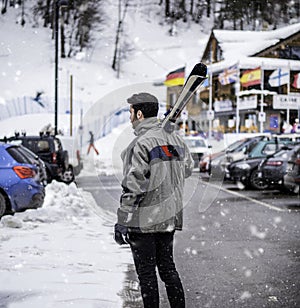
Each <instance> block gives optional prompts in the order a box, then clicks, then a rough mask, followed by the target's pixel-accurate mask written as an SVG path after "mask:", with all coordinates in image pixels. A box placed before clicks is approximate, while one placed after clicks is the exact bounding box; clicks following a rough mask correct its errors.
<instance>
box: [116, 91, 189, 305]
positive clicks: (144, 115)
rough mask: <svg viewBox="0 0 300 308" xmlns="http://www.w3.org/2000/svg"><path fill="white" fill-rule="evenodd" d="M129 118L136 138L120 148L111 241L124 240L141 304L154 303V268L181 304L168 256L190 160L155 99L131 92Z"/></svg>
mask: <svg viewBox="0 0 300 308" xmlns="http://www.w3.org/2000/svg"><path fill="white" fill-rule="evenodd" d="M127 102H128V103H129V104H130V121H131V123H132V127H133V128H134V133H135V135H136V138H135V139H134V140H133V141H132V142H131V143H130V144H129V146H128V147H127V149H126V150H125V151H123V152H122V154H121V157H122V160H123V176H124V178H123V180H122V188H123V193H122V195H121V198H120V208H119V209H118V212H117V215H118V222H117V223H116V225H115V233H114V238H115V241H116V242H117V243H118V244H120V245H122V244H126V243H129V244H130V247H131V251H132V255H133V260H134V264H135V268H136V271H137V274H138V278H139V281H140V287H141V294H142V298H143V303H144V307H145V308H150V307H151V308H156V307H159V291H158V282H157V277H156V267H157V269H158V272H159V275H160V277H161V279H162V281H163V282H164V283H165V287H166V291H167V295H168V299H169V302H170V306H171V307H172V308H174V307H177V308H182V307H185V298H184V291H183V287H182V283H181V280H180V277H179V275H178V272H177V270H176V267H175V263H174V260H173V240H174V233H175V230H181V229H182V211H183V200H182V198H183V186H184V179H185V178H186V177H188V176H190V175H191V172H192V167H193V160H192V158H191V154H190V152H189V150H188V148H187V146H186V145H185V143H184V141H183V140H182V138H181V137H180V136H179V135H178V134H176V132H175V131H174V128H172V127H171V126H168V129H165V128H162V127H161V126H160V124H159V122H158V119H157V114H158V107H159V105H158V100H157V98H156V97H155V96H153V95H151V94H149V93H139V94H134V95H132V96H131V97H130V98H128V99H127Z"/></svg>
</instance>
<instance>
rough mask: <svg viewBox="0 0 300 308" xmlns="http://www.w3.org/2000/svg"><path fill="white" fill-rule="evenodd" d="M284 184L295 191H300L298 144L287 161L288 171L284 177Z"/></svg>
mask: <svg viewBox="0 0 300 308" xmlns="http://www.w3.org/2000/svg"><path fill="white" fill-rule="evenodd" d="M283 183H284V184H283V185H284V187H285V188H286V189H288V190H290V191H292V192H293V193H299V191H300V146H297V148H296V149H295V151H293V153H292V155H291V157H290V158H289V160H288V162H287V171H286V174H285V175H284V177H283Z"/></svg>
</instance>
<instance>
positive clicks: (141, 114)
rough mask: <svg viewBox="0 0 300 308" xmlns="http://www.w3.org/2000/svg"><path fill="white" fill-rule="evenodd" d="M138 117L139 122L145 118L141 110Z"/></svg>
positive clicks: (137, 114)
mask: <svg viewBox="0 0 300 308" xmlns="http://www.w3.org/2000/svg"><path fill="white" fill-rule="evenodd" d="M136 117H137V118H138V120H140V119H142V118H143V117H144V116H143V113H142V111H141V110H138V111H137V113H136Z"/></svg>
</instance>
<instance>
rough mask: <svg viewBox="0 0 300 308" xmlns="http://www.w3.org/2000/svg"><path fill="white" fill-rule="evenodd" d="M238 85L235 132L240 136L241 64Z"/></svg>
mask: <svg viewBox="0 0 300 308" xmlns="http://www.w3.org/2000/svg"><path fill="white" fill-rule="evenodd" d="M237 71H238V72H237V83H236V85H235V95H236V124H235V132H236V134H239V132H240V129H239V127H240V88H241V84H240V64H239V63H238V67H237Z"/></svg>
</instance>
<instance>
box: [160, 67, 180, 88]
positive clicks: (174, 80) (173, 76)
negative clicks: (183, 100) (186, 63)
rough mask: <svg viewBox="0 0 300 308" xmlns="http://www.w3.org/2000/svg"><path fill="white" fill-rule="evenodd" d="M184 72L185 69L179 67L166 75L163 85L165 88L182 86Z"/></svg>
mask: <svg viewBox="0 0 300 308" xmlns="http://www.w3.org/2000/svg"><path fill="white" fill-rule="evenodd" d="M184 72H185V67H181V68H179V69H177V70H176V71H173V72H170V73H169V74H168V75H167V77H166V80H165V81H164V85H166V86H167V87H173V86H183V85H184Z"/></svg>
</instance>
